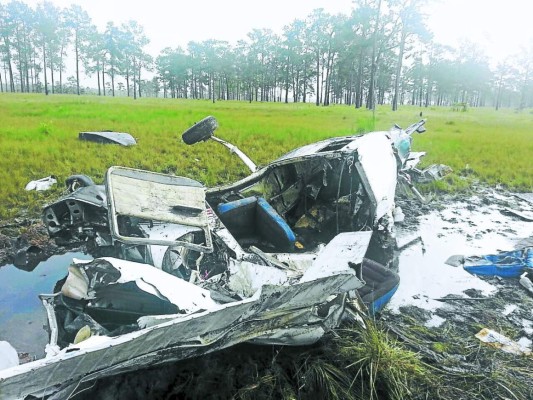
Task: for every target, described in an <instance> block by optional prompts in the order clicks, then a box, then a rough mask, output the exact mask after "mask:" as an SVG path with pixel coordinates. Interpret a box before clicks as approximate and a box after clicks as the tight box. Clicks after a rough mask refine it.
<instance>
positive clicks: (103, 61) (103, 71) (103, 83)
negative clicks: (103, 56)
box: [102, 60, 105, 96]
mask: <svg viewBox="0 0 533 400" xmlns="http://www.w3.org/2000/svg"><path fill="white" fill-rule="evenodd" d="M102 89H103V91H104V96H105V60H102Z"/></svg>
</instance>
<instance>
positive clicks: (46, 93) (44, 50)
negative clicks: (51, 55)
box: [43, 41, 48, 96]
mask: <svg viewBox="0 0 533 400" xmlns="http://www.w3.org/2000/svg"><path fill="white" fill-rule="evenodd" d="M43 42H44V41H43ZM43 64H44V65H43V72H44V94H45V95H47V96H48V79H47V77H46V46H45V45H44V43H43Z"/></svg>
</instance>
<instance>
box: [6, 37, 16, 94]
mask: <svg viewBox="0 0 533 400" xmlns="http://www.w3.org/2000/svg"><path fill="white" fill-rule="evenodd" d="M4 43H5V45H6V50H5V54H6V56H7V57H6V61H7V67H8V70H9V88H10V90H11V92H12V93H13V92H15V82H14V80H13V67H12V66H11V45H10V43H9V39H8V38H7V37H5V36H4ZM4 62H5V61H4ZM4 78H6V79H5V80H6V87H7V77H6V76H5V64H4Z"/></svg>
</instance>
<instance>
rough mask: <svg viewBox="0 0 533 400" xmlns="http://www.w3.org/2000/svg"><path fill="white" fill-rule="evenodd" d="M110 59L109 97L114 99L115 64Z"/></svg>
mask: <svg viewBox="0 0 533 400" xmlns="http://www.w3.org/2000/svg"><path fill="white" fill-rule="evenodd" d="M113 61H114V60H113V59H111V95H112V96H113V97H115V63H114V62H113Z"/></svg>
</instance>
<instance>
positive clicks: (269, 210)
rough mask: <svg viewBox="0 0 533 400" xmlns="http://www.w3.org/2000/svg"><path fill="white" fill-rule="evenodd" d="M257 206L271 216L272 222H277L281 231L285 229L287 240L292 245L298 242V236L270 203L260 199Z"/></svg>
mask: <svg viewBox="0 0 533 400" xmlns="http://www.w3.org/2000/svg"><path fill="white" fill-rule="evenodd" d="M257 205H258V206H259V207H261V208H262V209H263V210H264V211H265V212H266V213H267V214H268V215H269V216H270V218H272V220H273V221H275V222H276V224H278V226H279V227H280V228H281V229H283V232H284V233H285V236H286V237H287V240H288V241H289V242H290V243H292V244H294V243H295V242H296V235H295V234H294V232H293V231H292V229H291V227H290V226H289V225H288V224H287V223H286V222H285V220H284V219H283V218H281V217H280V215H279V214H278V212H277V211H276V210H275V209H274V207H272V206H271V205H270V204H268V202H267V201H266V200H265V199H263V198H262V197H259V198H258V199H257Z"/></svg>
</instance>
